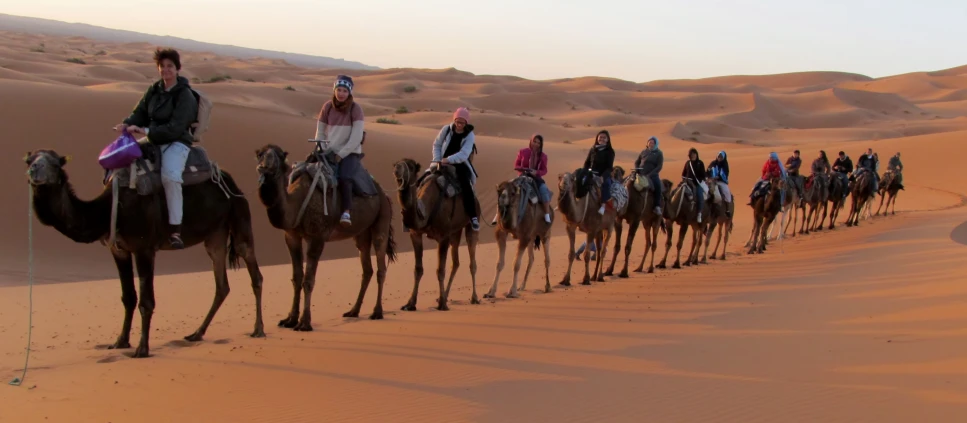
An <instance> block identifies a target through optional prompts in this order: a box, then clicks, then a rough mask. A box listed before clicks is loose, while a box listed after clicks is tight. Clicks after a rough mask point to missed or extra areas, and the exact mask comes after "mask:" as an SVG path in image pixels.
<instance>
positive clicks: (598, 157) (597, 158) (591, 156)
mask: <svg viewBox="0 0 967 423" xmlns="http://www.w3.org/2000/svg"><path fill="white" fill-rule="evenodd" d="M602 133H603V134H605V135H607V136H608V143H607V144H605V145H606V146H607V147H604V148H602V149H598V148H597V143H595V145H592V146H591V150H590V151H588V157H587V158H586V159H584V168H585V169H591V170H592V171H593V172H594V173H596V174H597V175H598V176H605V177H609V178H610V177H611V170H612V169H614V149H613V148H611V134H609V133H608V131H601V132H599V133H598V135H600V134H602ZM594 139H595V140H597V139H598V137H597V136H595V137H594Z"/></svg>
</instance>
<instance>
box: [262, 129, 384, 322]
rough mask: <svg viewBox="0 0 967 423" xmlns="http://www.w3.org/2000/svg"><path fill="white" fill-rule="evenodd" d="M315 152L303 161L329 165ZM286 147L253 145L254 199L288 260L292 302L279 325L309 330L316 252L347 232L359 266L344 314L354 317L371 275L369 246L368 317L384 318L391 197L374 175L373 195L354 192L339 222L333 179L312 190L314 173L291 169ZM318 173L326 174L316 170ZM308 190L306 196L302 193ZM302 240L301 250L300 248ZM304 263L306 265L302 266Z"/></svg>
mask: <svg viewBox="0 0 967 423" xmlns="http://www.w3.org/2000/svg"><path fill="white" fill-rule="evenodd" d="M316 154H317V153H313V154H310V156H309V157H308V158H307V160H306V162H307V163H311V162H314V163H319V164H320V165H321V166H320V169H319V170H318V172H319V173H323V172H325V168H327V167H329V164H328V163H327V161H326V160H324V159H323V160H320V159H319V158H318V156H316ZM288 155H289V153H288V152H286V151H284V150H283V149H282V148H281V147H279V146H277V145H273V144H267V145H265V146H263V147H261V148H259V149H258V150H256V151H255V158H256V160H257V161H258V166H257V168H256V169H257V171H258V173H259V200H261V202H262V205H263V206H265V211H266V213H267V214H268V218H269V223H271V224H272V227H274V228H276V229H281V230H282V231H283V232H284V234H285V246H286V248H288V249H289V257H290V258H291V261H292V307H291V309H290V311H289V315H288V316H287V317H286V318H285V319H282V320H281V321H279V326H282V327H285V328H290V329H294V330H296V331H304V332H308V331H311V330H312V291H313V289H314V288H315V286H316V270H317V269H318V266H319V258H320V257H321V256H322V251H323V249H324V248H325V246H326V243H327V242H335V241H342V240H346V239H349V238H352V239H353V240H355V242H356V248H357V249H358V250H359V261H360V263H361V264H362V267H363V275H362V280H361V281H360V286H359V296H358V297H357V298H356V304H355V305H354V306H353V308H352V309H351V310H349V311H348V312H346V313H344V314H343V317H359V311H360V308H361V307H362V304H363V297H364V296H365V295H366V289H367V288H368V287H369V282H370V280H372V278H373V262H372V258H371V255H370V254H371V253H370V251H371V249H372V250H375V253H376V284H377V294H376V306H375V307H374V308H373V314H372V315H370V317H369V318H370V319H372V320H379V319H382V318H383V283H384V282H385V281H386V267H387V262H386V259H387V257H388V258H389V261H390V262H395V261H396V243H395V241H394V240H393V227H392V217H393V211H392V207H393V205H392V203H391V202H390V198H389V196H388V195H387V194H386V193H385V192H383V189H382V187H380V185H379V184H378V183H376V181H373V183H374V184H375V186H376V195H373V196H368V197H363V196H357V195H354V196H353V204H352V225H350V226H342V225H340V224H339V215H340V213H341V212H342V210H343V208H342V205H341V203H342V201H341V200H340V199H339V196H338V195H335V196H333V193H335V192H338V191H337V190H336V186H335V184H329V183H325V182H324V183H323V184H322V186H323V187H325V188H324V189H325V191H324V192H314V193H313V191H314V190H316V189H317V188H315V187H314V185H316V184H315V183H313V179H315V178H314V177H313V175H310V173H309V172H308V171H306V170H303V169H302V168H297V169H296V170H293V169H292V167H291V166H290V165H289V162H288ZM319 178H320V179H323V180H324V178H325V177H323V176H320V177H319ZM310 193H312V195H311V196H309V198H308V199H307V198H306V197H307V195H309V194H310ZM303 243H305V246H306V250H305V254H303ZM303 263H305V269H303ZM300 295H302V296H303V297H304V298H303V304H302V316H301V317H300V316H299V297H300Z"/></svg>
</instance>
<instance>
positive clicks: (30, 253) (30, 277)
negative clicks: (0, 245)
mask: <svg viewBox="0 0 967 423" xmlns="http://www.w3.org/2000/svg"><path fill="white" fill-rule="evenodd" d="M27 287H28V288H27V292H28V294H27V295H28V306H27V308H28V310H29V311H28V313H29V314H28V315H27V354H26V357H25V358H24V369H23V373H21V374H20V377H15V378H13V380H11V381H10V385H11V386H20V385H21V384H23V382H24V380H25V379H26V378H27V366H28V364H29V363H30V339H31V335H33V333H34V190H33V187H31V186H30V185H27Z"/></svg>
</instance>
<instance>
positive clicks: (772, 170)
mask: <svg viewBox="0 0 967 423" xmlns="http://www.w3.org/2000/svg"><path fill="white" fill-rule="evenodd" d="M772 178H782V180H786V168H785V167H783V166H782V164H780V163H779V154H777V153H776V152H775V151H773V152H771V153H769V160H766V162H765V164H763V165H762V178H761V179H759V181H758V182H756V183H755V187H753V188H752V193H751V194H749V204H747V205H749V206H751V205H752V203H754V202H755V200H756V198H758V197H759V196H760V195H761V194H764V193H763V192H762V189H763V188H765V184H766V183H768V182H769V180H770V179H772ZM783 194H785V193H783ZM783 200H785V198H783Z"/></svg>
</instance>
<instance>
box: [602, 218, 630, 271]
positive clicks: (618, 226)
mask: <svg viewBox="0 0 967 423" xmlns="http://www.w3.org/2000/svg"><path fill="white" fill-rule="evenodd" d="M630 224H631V223H630V222H629V226H630ZM614 226H615V229H614V230H615V233H617V234H618V236H616V237H615V238H614V253H612V254H611V264H610V265H608V270H606V271H605V272H604V275H605V276H614V262H616V261H618V251H619V250H621V221H620V220H618V221H616V222H615V224H614ZM629 232H630V227H629Z"/></svg>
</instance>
